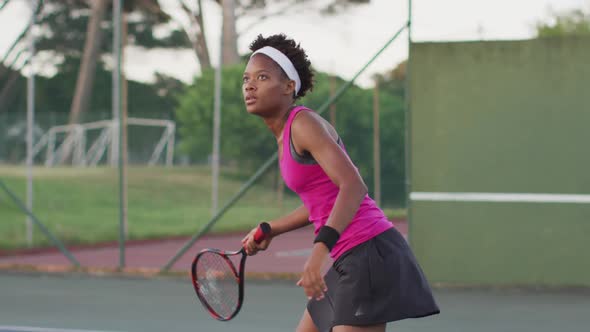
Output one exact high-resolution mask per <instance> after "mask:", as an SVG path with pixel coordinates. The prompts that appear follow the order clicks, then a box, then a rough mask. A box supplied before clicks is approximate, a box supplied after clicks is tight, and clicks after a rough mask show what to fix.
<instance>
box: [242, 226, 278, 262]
mask: <svg viewBox="0 0 590 332" xmlns="http://www.w3.org/2000/svg"><path fill="white" fill-rule="evenodd" d="M257 230H258V226H256V227H254V229H252V230H251V231H250V233H248V235H246V236H244V238H243V239H242V246H243V247H244V249H246V254H248V256H254V255H256V254H257V253H258V252H259V251H261V250H263V251H264V250H266V248H268V246H269V245H270V242H271V241H272V236H270V235H268V236H267V237H266V239H264V240H263V241H262V242H260V243H256V242H255V241H254V234H256V231H257Z"/></svg>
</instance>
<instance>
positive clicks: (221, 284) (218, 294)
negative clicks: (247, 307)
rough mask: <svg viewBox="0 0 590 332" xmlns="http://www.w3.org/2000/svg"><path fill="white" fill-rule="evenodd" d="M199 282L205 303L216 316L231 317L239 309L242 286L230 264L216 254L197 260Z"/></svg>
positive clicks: (206, 255) (206, 254)
mask: <svg viewBox="0 0 590 332" xmlns="http://www.w3.org/2000/svg"><path fill="white" fill-rule="evenodd" d="M196 271H197V282H198V284H199V291H200V293H201V296H202V297H203V298H204V299H205V302H207V304H208V305H209V306H210V308H211V310H213V311H214V312H215V313H216V314H218V315H219V316H221V317H229V316H231V315H232V314H233V313H234V311H235V310H236V309H237V308H238V303H239V292H240V289H239V288H240V285H239V282H238V279H237V277H236V275H235V274H234V271H233V269H232V267H231V266H230V263H229V262H228V261H227V260H226V259H225V258H224V257H223V256H221V255H219V254H216V253H205V254H203V255H202V256H201V257H200V258H199V259H198V260H197V266H196Z"/></svg>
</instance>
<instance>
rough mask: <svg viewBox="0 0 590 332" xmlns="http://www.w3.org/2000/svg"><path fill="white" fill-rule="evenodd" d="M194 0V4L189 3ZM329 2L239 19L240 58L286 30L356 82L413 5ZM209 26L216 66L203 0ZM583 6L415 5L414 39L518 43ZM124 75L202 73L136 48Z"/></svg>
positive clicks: (565, 2) (18, 10) (214, 17)
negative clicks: (344, 6) (324, 10)
mask: <svg viewBox="0 0 590 332" xmlns="http://www.w3.org/2000/svg"><path fill="white" fill-rule="evenodd" d="M28 1H29V0H11V2H10V3H9V4H8V5H7V6H6V8H4V9H3V10H2V11H0V31H1V32H0V54H2V55H3V54H4V52H5V50H6V49H7V48H8V47H9V45H10V44H11V43H12V42H13V41H14V39H15V38H16V36H17V35H18V34H19V33H20V32H21V31H22V29H23V28H24V27H25V25H26V24H27V22H28V18H29V17H30V9H29V5H28ZM159 1H160V3H161V5H162V6H163V8H164V9H165V10H166V11H167V12H169V13H171V14H172V16H173V17H174V18H175V19H176V20H175V22H179V23H177V24H186V22H185V21H184V20H183V16H182V14H181V13H180V10H179V9H178V8H177V0H159ZM190 2H191V1H187V3H190ZM324 2H326V0H315V1H314V2H312V4H311V5H310V6H308V7H307V9H305V10H300V11H298V12H296V13H292V14H289V15H283V16H280V17H275V18H271V19H268V20H265V21H264V22H261V23H259V24H257V25H256V26H255V27H254V28H252V29H250V30H248V31H244V29H245V27H247V26H249V25H250V24H251V23H252V22H253V21H252V19H251V18H244V19H241V20H239V21H238V23H237V30H238V32H239V33H240V32H242V33H241V34H240V38H239V40H238V50H239V52H240V53H241V54H246V53H247V52H248V45H249V43H250V42H251V41H252V40H253V39H254V38H255V37H256V36H257V35H258V34H262V35H265V36H266V35H270V34H275V33H279V32H282V33H285V34H287V35H288V36H290V37H292V38H294V39H295V40H297V41H298V42H300V44H301V46H302V47H303V48H304V49H306V51H307V53H308V55H309V58H310V60H311V62H312V64H313V65H314V67H315V68H316V69H317V70H320V71H324V72H329V73H332V74H335V75H338V76H340V77H342V78H344V79H351V78H352V77H353V76H354V75H355V74H356V73H357V72H358V71H359V70H360V69H361V68H362V67H363V66H364V65H365V64H366V63H367V62H368V61H369V60H370V59H371V58H372V57H373V55H374V54H375V53H376V52H377V51H378V50H379V49H381V48H382V47H383V45H385V43H386V42H387V41H388V40H389V39H390V38H391V37H393V35H394V34H395V33H396V32H397V31H398V30H399V29H400V28H401V27H402V26H404V24H405V23H406V22H407V20H408V0H372V1H371V3H370V4H367V5H359V6H356V7H354V8H353V9H351V10H348V11H345V12H343V13H341V14H338V15H335V16H328V17H326V16H322V15H321V14H319V13H318V11H317V8H318V7H319V6H320V5H321V4H322V3H324ZM203 3H204V6H205V9H204V13H205V24H206V31H207V38H208V43H209V45H210V48H211V50H210V52H211V54H210V55H211V58H212V62H213V63H214V64H215V63H216V62H217V61H216V59H217V58H218V54H219V53H218V52H219V31H220V29H221V19H220V14H221V13H220V10H219V8H218V6H216V5H215V4H213V3H212V1H211V0H204V1H203ZM573 8H580V9H584V10H586V11H590V0H518V1H515V0H444V1H443V0H413V6H412V40H413V41H414V42H425V41H459V40H514V39H528V38H532V37H533V36H534V26H535V23H536V22H538V21H547V20H548V18H549V15H550V11H551V10H553V11H563V10H569V9H573ZM407 54H408V34H407V32H404V33H402V34H401V35H400V36H399V37H398V39H396V41H394V43H393V44H391V45H390V46H389V48H388V49H387V50H386V51H385V52H384V53H383V54H382V55H381V56H380V57H379V58H378V59H377V61H375V62H374V63H373V64H371V66H370V67H369V68H368V70H367V71H366V72H365V73H364V74H363V75H361V76H360V77H359V78H358V80H357V83H358V84H359V85H361V86H364V87H369V86H371V84H372V80H371V77H372V76H373V75H374V74H375V73H383V72H385V71H387V70H390V69H392V68H394V67H395V66H396V65H397V64H398V63H399V62H401V61H403V60H404V59H406V58H407ZM126 57H127V59H128V61H127V63H126V65H125V70H126V73H127V75H128V77H129V78H131V79H136V80H140V81H150V80H151V79H153V77H154V73H155V72H156V71H158V72H162V73H166V74H168V75H171V76H174V77H177V78H179V79H181V80H183V81H185V82H190V81H192V79H193V77H194V76H195V75H198V73H199V66H198V61H197V59H196V57H195V55H194V54H193V52H192V51H190V50H187V51H171V50H155V51H150V52H146V51H145V50H142V49H138V48H129V49H128V50H127V53H126Z"/></svg>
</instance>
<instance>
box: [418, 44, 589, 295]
mask: <svg viewBox="0 0 590 332" xmlns="http://www.w3.org/2000/svg"><path fill="white" fill-rule="evenodd" d="M410 61H411V62H410V73H411V79H410V84H411V85H410V110H411V111H410V112H411V114H410V119H409V123H410V126H409V130H410V142H409V144H410V182H411V191H412V192H486V193H551V194H590V38H581V37H580V38H563V39H559V38H558V39H536V40H527V41H501V42H500V41H494V42H455V43H415V44H413V45H412V47H411V60H410ZM410 222H411V226H410V241H411V243H412V246H413V248H414V250H415V251H416V254H417V256H418V258H419V259H420V261H421V264H422V265H423V268H424V269H425V271H426V273H427V274H428V276H429V278H430V279H431V280H432V281H440V282H451V283H467V284H496V285H497V284H524V285H561V286H569V285H586V286H590V203H587V204H571V203H565V204H564V203H559V204H558V203H514V202H512V203H502V202H495V203H493V202H489V203H487V202H477V203H474V202H429V201H412V202H411V204H410Z"/></svg>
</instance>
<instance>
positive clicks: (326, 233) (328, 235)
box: [313, 226, 340, 251]
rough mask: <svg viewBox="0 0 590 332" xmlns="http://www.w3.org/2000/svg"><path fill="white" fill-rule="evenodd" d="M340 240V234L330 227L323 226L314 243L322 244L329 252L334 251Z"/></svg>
mask: <svg viewBox="0 0 590 332" xmlns="http://www.w3.org/2000/svg"><path fill="white" fill-rule="evenodd" d="M339 238H340V233H338V231H337V230H335V229H334V228H332V227H330V226H322V227H321V228H320V231H319V232H318V235H317V236H316V237H315V240H313V243H318V242H321V243H323V244H325V245H326V247H327V248H328V250H329V251H332V248H334V245H336V242H338V239H339Z"/></svg>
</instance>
